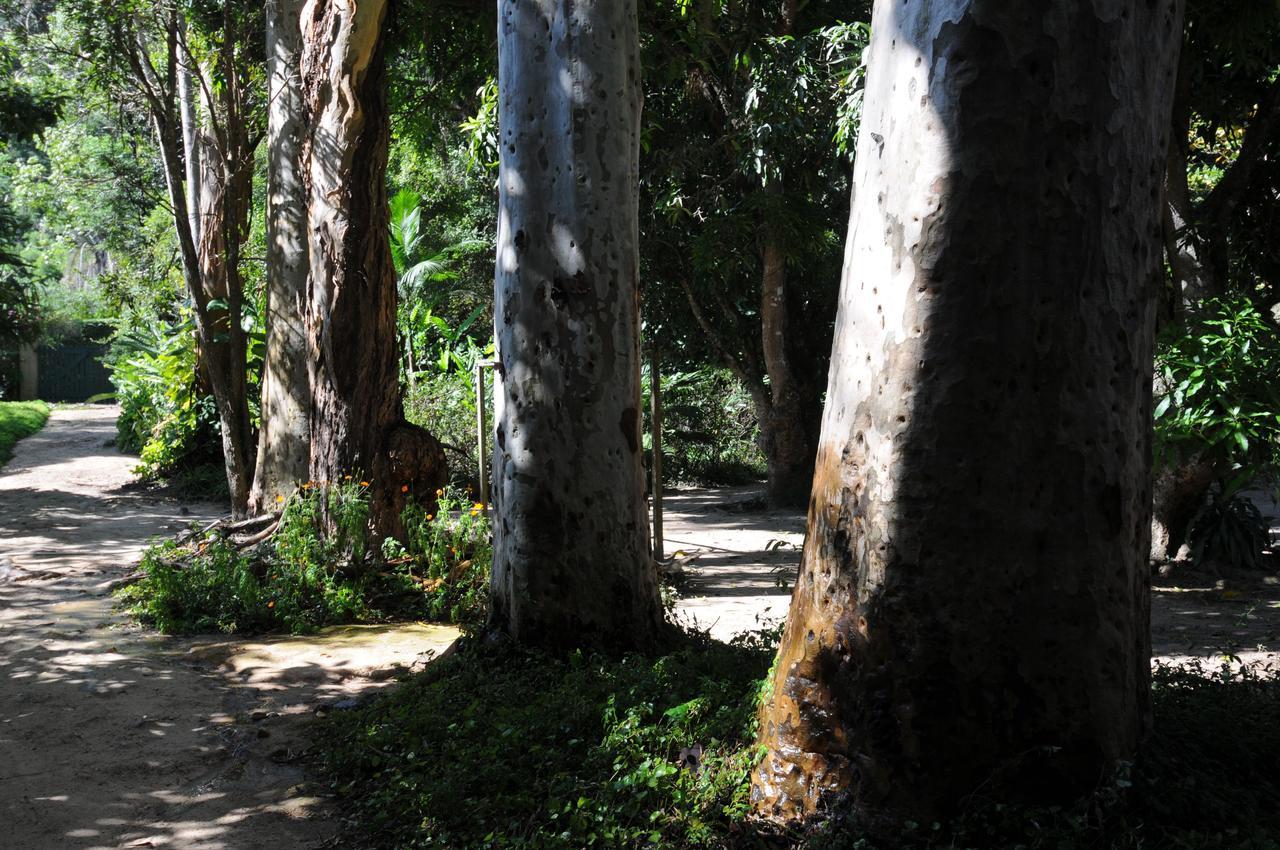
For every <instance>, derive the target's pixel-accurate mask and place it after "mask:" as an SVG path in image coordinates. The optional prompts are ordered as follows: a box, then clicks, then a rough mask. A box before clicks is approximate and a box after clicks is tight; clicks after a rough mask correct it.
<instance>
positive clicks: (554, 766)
mask: <svg viewBox="0 0 1280 850" xmlns="http://www.w3.org/2000/svg"><path fill="white" fill-rule="evenodd" d="M772 649H773V644H772V643H768V642H764V641H762V640H759V639H757V640H747V641H743V642H739V643H737V644H736V645H724V644H717V643H712V642H706V643H696V642H693V643H690V644H689V645H686V646H684V647H682V648H679V649H676V650H674V651H672V652H671V653H670V654H667V655H664V656H661V657H656V658H654V657H643V656H637V655H629V656H626V657H623V658H606V657H603V656H598V655H589V654H583V653H578V654H574V655H570V656H568V657H551V656H547V655H542V654H538V653H533V652H524V651H520V650H516V649H513V648H510V647H506V648H503V647H497V648H495V647H485V646H470V647H467V648H465V649H464V650H463V652H462V653H460V654H459V655H457V656H455V657H452V658H447V659H443V660H441V661H440V662H437V663H436V664H435V665H433V666H431V667H430V668H428V669H427V670H426V671H425V672H424V673H422V674H421V675H419V676H417V677H416V678H414V679H411V680H410V681H409V682H407V683H406V684H404V685H403V686H402V687H401V688H399V689H397V690H396V691H395V692H392V693H391V694H390V695H389V696H387V697H385V698H383V699H380V700H378V701H376V702H374V703H373V704H372V705H370V706H368V707H366V708H363V709H360V710H357V711H354V712H349V713H343V714H339V715H335V716H333V717H331V718H330V719H328V720H326V721H325V723H324V725H323V726H322V727H321V728H320V729H319V730H318V733H317V735H316V742H317V747H318V750H319V757H320V763H321V765H322V767H323V769H324V771H325V772H326V773H327V775H328V778H329V781H330V782H331V784H332V788H333V790H334V792H335V793H336V794H337V795H338V796H339V798H340V799H341V800H342V803H343V805H344V806H345V807H346V809H347V812H348V814H349V820H348V834H347V835H345V836H343V846H344V847H353V848H362V847H388V848H390V847H395V848H412V847H440V848H451V850H469V848H528V850H533V848H538V850H543V849H544V848H573V850H577V848H586V847H618V848H694V847H723V848H730V847H735V848H736V847H759V848H764V847H792V848H809V850H819V848H822V850H850V848H867V850H871V848H893V847H900V848H922V850H923V848H937V850H942V848H950V849H951V850H959V849H960V848H983V847H1017V848H1027V850H1032V849H1033V848H1034V850H1063V848H1077V847H1098V848H1102V847H1107V848H1131V849H1132V850H1138V848H1193V847H1194V848H1202V847H1203V848H1259V850H1261V848H1273V847H1276V846H1280V844H1278V842H1280V810H1278V809H1277V808H1276V807H1275V806H1274V801H1275V800H1276V799H1277V795H1280V772H1278V771H1277V770H1276V764H1277V763H1280V728H1278V727H1277V725H1276V724H1275V722H1274V719H1275V717H1276V716H1277V713H1278V712H1280V680H1277V679H1275V678H1268V677H1267V676H1266V674H1265V671H1256V670H1252V669H1250V668H1243V669H1240V668H1238V667H1233V666H1231V665H1227V664H1224V665H1223V667H1222V668H1221V669H1217V670H1205V669H1201V668H1196V667H1189V668H1172V667H1160V668H1158V669H1157V670H1156V671H1155V675H1154V686H1153V699H1154V706H1155V708H1154V710H1155V727H1154V728H1155V732H1154V734H1153V735H1152V737H1151V739H1150V741H1149V743H1148V746H1147V748H1146V749H1145V751H1144V754H1143V755H1142V757H1141V758H1140V760H1139V761H1138V762H1136V763H1133V764H1121V765H1119V766H1118V767H1117V769H1116V771H1115V772H1114V773H1113V774H1111V775H1109V776H1105V777H1100V779H1099V784H1098V786H1097V788H1096V789H1094V790H1093V791H1092V792H1091V793H1089V794H1086V795H1085V796H1083V797H1082V798H1080V799H1078V800H1076V801H1073V802H1070V803H1067V804H1065V805H1057V806H1048V807H1046V806H1029V805H1024V804H1009V803H1006V802H1001V801H998V800H992V799H988V798H985V797H983V796H982V795H975V796H974V797H973V798H971V799H970V800H968V801H967V802H966V803H965V805H964V807H963V809H962V811H961V812H960V813H959V814H958V815H957V817H955V818H954V819H952V820H950V821H948V822H941V823H926V824H918V823H912V822H896V823H894V822H877V823H874V824H870V823H865V822H862V821H860V820H858V819H857V818H856V816H853V817H851V816H850V815H851V810H847V809H841V808H837V809H836V810H835V811H834V812H833V813H831V814H830V815H828V816H827V817H825V818H822V819H818V820H817V821H816V822H813V823H809V824H806V825H805V826H804V827H801V828H798V829H795V830H793V831H790V832H783V833H779V832H777V831H776V830H775V829H774V828H772V827H770V826H769V825H767V824H763V823H761V822H760V821H757V820H753V819H751V818H750V817H749V813H750V812H749V805H748V802H749V801H748V792H749V782H750V769H751V768H752V766H753V765H754V764H755V762H756V760H757V759H758V758H759V757H760V752H759V750H758V748H757V747H756V745H755V743H754V741H755V732H756V710H757V706H758V700H759V696H760V694H761V693H762V689H763V686H764V680H765V677H766V673H767V671H768V669H769V664H770V661H771V659H772Z"/></svg>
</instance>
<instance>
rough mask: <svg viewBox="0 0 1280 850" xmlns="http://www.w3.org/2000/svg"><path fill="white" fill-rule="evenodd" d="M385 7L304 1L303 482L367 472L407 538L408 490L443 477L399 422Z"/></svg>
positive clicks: (378, 513) (383, 513)
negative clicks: (307, 407) (306, 422)
mask: <svg viewBox="0 0 1280 850" xmlns="http://www.w3.org/2000/svg"><path fill="white" fill-rule="evenodd" d="M386 10H387V2H386V0H359V2H357V0H308V2H307V3H306V5H305V6H304V8H303V12H302V38H303V50H302V87H303V98H304V103H305V105H306V110H307V118H308V121H307V130H306V134H305V137H304V139H303V147H302V174H303V179H304V180H305V181H306V187H307V197H308V208H307V216H308V225H309V231H310V238H309V257H310V273H309V276H308V280H307V315H306V329H307V348H308V362H309V367H310V385H311V463H310V467H311V477H312V478H313V479H314V480H316V481H320V482H336V481H338V480H340V478H341V476H343V475H352V476H366V480H368V481H369V483H370V487H369V490H368V493H369V498H370V522H371V524H372V526H373V529H374V533H375V534H377V535H379V536H383V537H386V536H394V537H402V536H403V525H402V522H401V519H400V514H401V511H403V509H404V505H405V502H406V499H407V498H408V495H409V494H414V495H416V496H417V498H418V499H419V501H423V502H427V501H429V500H431V499H433V498H434V496H433V495H432V494H433V493H434V492H435V489H436V488H437V487H439V486H442V485H443V484H444V482H445V481H446V480H447V469H446V466H445V459H444V450H443V449H442V448H441V446H440V443H439V442H438V441H437V440H436V439H435V438H434V437H432V436H431V435H430V434H428V433H427V432H426V431H424V430H423V429H421V428H418V427H417V426H414V425H411V424H409V423H408V422H407V421H405V418H404V411H403V405H402V404H401V399H400V379H399V351H398V350H397V343H396V286H395V269H394V267H393V264H392V260H391V247H390V243H389V242H388V233H389V232H390V220H389V219H390V213H389V211H388V208H387V190H386V170H387V150H388V145H389V141H390V115H389V113H388V111H387V93H386V61H385V56H384V50H383V47H384V37H383V36H384V19H385V16H386Z"/></svg>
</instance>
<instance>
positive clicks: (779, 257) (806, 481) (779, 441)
mask: <svg viewBox="0 0 1280 850" xmlns="http://www.w3.org/2000/svg"><path fill="white" fill-rule="evenodd" d="M762 260H763V265H764V273H763V276H762V281H761V290H762V291H761V297H760V330H761V340H762V342H763V351H764V364H765V369H766V370H767V371H768V374H769V394H768V396H766V397H765V398H766V399H767V403H766V404H765V405H763V406H761V405H757V415H758V416H759V419H760V436H761V438H762V439H761V442H762V443H763V446H762V448H763V450H764V456H765V462H766V463H767V464H768V469H769V501H770V503H772V504H774V505H776V506H779V507H801V506H803V505H804V504H805V501H806V500H807V499H808V497H809V486H810V485H811V484H812V483H813V460H814V445H813V443H812V442H811V441H810V438H809V432H808V430H807V429H806V428H805V421H804V414H805V405H804V401H803V399H802V397H801V392H800V387H799V382H798V381H797V379H796V374H795V372H794V370H793V368H792V363H791V358H790V356H789V354H788V351H787V343H788V338H787V337H788V331H789V330H790V324H789V317H788V312H787V266H786V254H785V253H784V252H783V250H782V247H781V246H780V244H779V242H778V240H777V238H776V235H775V234H774V233H773V232H772V229H771V228H769V226H768V225H765V245H764V251H763V252H762Z"/></svg>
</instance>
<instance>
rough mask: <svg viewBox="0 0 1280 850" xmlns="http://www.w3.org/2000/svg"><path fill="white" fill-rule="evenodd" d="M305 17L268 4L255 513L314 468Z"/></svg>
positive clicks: (278, 1) (298, 5) (291, 7)
mask: <svg viewBox="0 0 1280 850" xmlns="http://www.w3.org/2000/svg"><path fill="white" fill-rule="evenodd" d="M301 13H302V2H301V0H268V2H267V93H268V102H269V107H268V117H267V147H268V153H267V350H266V356H265V358H264V363H263V369H262V429H261V431H260V432H259V434H258V466H257V471H256V472H255V473H254V477H253V496H252V499H251V503H252V507H253V509H254V511H256V512H263V511H266V510H269V509H270V508H271V507H272V506H273V505H274V504H275V503H276V502H277V500H279V499H282V498H285V497H287V496H288V495H289V494H290V493H291V492H293V490H294V488H295V487H297V486H298V484H300V483H301V482H303V481H305V480H306V478H307V475H308V473H309V471H310V464H311V383H310V380H311V379H310V375H309V374H308V370H307V334H306V327H305V314H306V298H307V271H308V262H307V251H308V244H307V193H306V188H305V186H304V181H303V179H302V173H301V172H300V170H299V168H300V165H301V156H302V138H303V135H304V133H305V131H306V128H305V125H304V124H303V110H304V104H303V99H302V80H301V78H300V76H299V66H300V61H301V47H302V31H301V29H300V23H299V16H300V15H301Z"/></svg>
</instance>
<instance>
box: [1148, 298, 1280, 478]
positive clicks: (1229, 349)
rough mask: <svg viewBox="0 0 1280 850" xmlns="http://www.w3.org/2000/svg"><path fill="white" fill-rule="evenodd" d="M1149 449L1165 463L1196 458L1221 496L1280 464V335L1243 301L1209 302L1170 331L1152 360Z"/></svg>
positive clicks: (1248, 303) (1217, 300) (1253, 308)
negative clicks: (1208, 468)
mask: <svg viewBox="0 0 1280 850" xmlns="http://www.w3.org/2000/svg"><path fill="white" fill-rule="evenodd" d="M1156 388H1157V391H1156V406H1155V426H1156V450H1157V457H1158V458H1159V459H1160V460H1162V461H1163V462H1165V463H1169V462H1175V461H1176V460H1177V459H1178V458H1181V457H1188V456H1191V455H1199V456H1200V457H1202V458H1203V459H1204V460H1205V461H1206V462H1209V463H1211V464H1213V465H1214V467H1215V468H1216V469H1217V471H1218V475H1219V478H1220V482H1221V494H1220V495H1221V497H1222V499H1223V500H1224V501H1230V499H1231V498H1232V497H1233V496H1234V495H1235V493H1236V492H1237V491H1238V490H1239V489H1240V487H1242V486H1244V485H1245V484H1247V483H1248V482H1249V481H1251V480H1252V479H1254V478H1256V477H1257V476H1258V475H1259V474H1260V473H1262V472H1264V471H1267V470H1273V469H1275V468H1276V465H1277V462H1278V461H1280V333H1278V332H1277V330H1276V328H1275V326H1274V325H1273V324H1272V323H1271V322H1269V321H1268V320H1267V319H1266V318H1265V317H1263V315H1262V314H1261V313H1259V312H1258V309H1257V308H1256V307H1255V306H1254V305H1253V304H1252V303H1251V302H1249V301H1247V300H1245V299H1242V298H1236V299H1212V300H1210V301H1208V302H1206V303H1205V305H1204V308H1203V310H1202V312H1201V313H1200V314H1198V315H1197V316H1196V317H1194V318H1193V319H1192V323H1191V324H1190V325H1189V326H1188V327H1187V328H1186V329H1176V328H1175V329H1170V331H1168V332H1167V333H1166V335H1165V336H1164V337H1163V338H1162V340H1161V342H1160V347H1159V353H1158V356H1157V360H1156Z"/></svg>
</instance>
